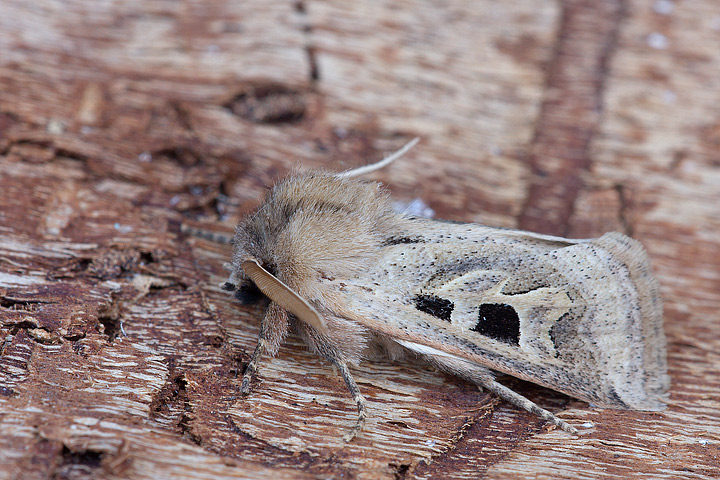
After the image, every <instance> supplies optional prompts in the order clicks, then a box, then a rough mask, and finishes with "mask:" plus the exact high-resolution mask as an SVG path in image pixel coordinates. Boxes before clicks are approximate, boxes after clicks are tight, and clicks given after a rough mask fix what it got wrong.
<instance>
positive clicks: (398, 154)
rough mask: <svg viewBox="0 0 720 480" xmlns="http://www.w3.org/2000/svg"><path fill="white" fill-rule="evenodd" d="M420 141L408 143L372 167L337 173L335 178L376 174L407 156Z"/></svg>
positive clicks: (418, 138)
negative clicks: (377, 171)
mask: <svg viewBox="0 0 720 480" xmlns="http://www.w3.org/2000/svg"><path fill="white" fill-rule="evenodd" d="M419 141H420V137H415V138H413V139H412V140H410V141H409V142H408V143H406V144H405V146H404V147H402V148H401V149H400V150H398V151H397V152H395V153H393V154H392V155H390V156H388V157H385V158H383V159H382V160H380V161H379V162H375V163H371V164H370V165H365V166H363V167H358V168H353V169H352V170H347V171H345V172H340V173H336V174H335V176H336V177H339V178H351V177H357V176H358V175H365V174H366V173H370V172H374V171H375V170H380V169H381V168H383V167H385V166H387V165H390V164H391V163H392V162H394V161H395V160H397V159H398V158H400V157H402V156H403V155H405V154H406V153H407V151H408V150H410V149H411V148H412V147H414V146H415V144H416V143H418V142H419Z"/></svg>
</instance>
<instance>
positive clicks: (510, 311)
mask: <svg viewBox="0 0 720 480" xmlns="http://www.w3.org/2000/svg"><path fill="white" fill-rule="evenodd" d="M472 330H473V331H475V332H478V333H479V334H480V335H484V336H486V337H490V338H492V339H495V340H499V341H501V342H505V343H509V344H511V345H520V317H518V314H517V311H515V309H514V308H513V307H511V306H510V305H508V304H505V303H483V304H482V305H480V306H479V307H478V323H477V325H475V326H474V327H473V328H472Z"/></svg>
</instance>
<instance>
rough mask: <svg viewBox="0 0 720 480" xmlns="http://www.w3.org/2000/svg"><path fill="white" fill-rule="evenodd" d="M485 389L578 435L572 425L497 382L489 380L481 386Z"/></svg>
mask: <svg viewBox="0 0 720 480" xmlns="http://www.w3.org/2000/svg"><path fill="white" fill-rule="evenodd" d="M481 385H482V387H483V388H485V389H487V390H488V391H490V392H492V393H494V394H495V395H497V396H498V397H500V398H502V399H503V400H505V401H506V402H508V403H511V404H513V405H515V406H516V407H520V408H522V409H524V410H527V411H528V412H530V413H534V414H535V415H537V416H538V417H540V418H542V419H543V420H545V421H546V422H549V423H552V424H553V425H555V426H557V427H559V428H562V429H563V430H565V431H566V432H567V433H569V434H571V435H577V434H578V431H577V429H576V428H575V427H573V426H572V425H570V424H569V423H567V422H566V421H564V420H560V419H559V418H558V417H556V416H555V415H553V414H552V413H551V412H548V411H547V410H545V409H544V408H540V407H539V406H538V405H537V404H536V403H535V402H532V401H530V400H528V399H527V398H525V397H523V396H522V395H520V394H519V393H517V392H515V391H513V390H511V389H509V388H508V387H506V386H505V385H502V384H500V383H498V382H496V381H495V380H489V381H486V382H485V383H482V384H481Z"/></svg>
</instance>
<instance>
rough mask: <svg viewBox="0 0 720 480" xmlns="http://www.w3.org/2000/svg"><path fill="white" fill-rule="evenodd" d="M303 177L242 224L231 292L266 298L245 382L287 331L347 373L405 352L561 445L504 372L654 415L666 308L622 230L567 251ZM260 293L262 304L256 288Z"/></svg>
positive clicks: (562, 243) (368, 187) (342, 182)
mask: <svg viewBox="0 0 720 480" xmlns="http://www.w3.org/2000/svg"><path fill="white" fill-rule="evenodd" d="M416 141H417V139H416V140H415V141H413V142H411V143H410V144H408V145H406V146H405V147H404V148H403V149H402V150H400V151H398V152H397V153H396V154H394V155H392V156H390V157H388V158H387V159H385V160H383V161H381V162H379V163H377V164H374V165H369V166H367V167H362V168H359V169H356V170H352V171H349V172H345V173H340V174H338V173H329V172H324V171H310V172H306V173H299V174H295V175H291V176H289V177H288V178H286V179H285V180H283V181H281V182H280V183H278V184H277V185H276V186H275V187H274V188H273V189H272V190H271V191H270V192H269V194H268V195H267V197H266V198H265V200H264V202H263V204H262V205H261V206H260V208H259V209H258V210H257V211H256V212H255V213H254V214H252V215H250V216H249V217H248V218H247V219H245V220H244V221H243V222H242V223H240V225H238V227H237V229H236V231H235V235H234V238H233V240H232V243H233V245H234V250H233V254H232V261H231V264H230V265H229V267H228V268H229V269H230V271H231V274H230V277H229V279H228V281H227V283H225V284H224V288H226V289H227V290H235V291H237V293H236V296H237V297H238V298H241V299H242V298H247V297H249V296H250V297H251V296H252V295H253V293H256V294H257V293H260V292H262V294H264V295H265V296H267V297H268V298H269V299H270V304H269V307H268V309H267V311H266V313H265V317H264V318H263V320H262V322H261V328H260V335H259V338H258V343H257V347H256V348H255V351H254V352H253V354H252V357H251V359H250V361H249V363H248V365H247V368H246V370H245V373H244V375H243V378H242V384H241V392H242V393H243V394H247V393H248V392H249V390H250V384H251V381H252V379H253V377H254V376H255V374H256V372H257V366H258V362H259V360H260V358H261V357H262V356H263V355H265V354H268V355H275V354H276V353H277V352H278V349H279V346H280V344H281V342H282V341H283V339H284V338H285V336H286V335H287V334H288V332H289V331H290V330H291V329H293V330H295V331H297V333H298V334H299V335H300V336H301V337H302V338H303V339H304V341H305V342H306V343H307V345H308V346H309V347H310V349H312V350H313V351H315V352H317V353H318V354H320V355H321V356H323V357H324V358H326V359H327V360H328V361H329V362H330V363H332V364H333V365H334V366H335V367H336V368H337V369H338V371H339V372H340V374H341V375H342V377H343V379H344V380H345V383H346V384H347V387H348V389H349V390H350V393H351V394H352V397H353V400H354V401H355V402H356V404H357V407H358V411H359V417H358V421H357V423H356V425H355V427H354V428H353V429H352V431H351V432H350V433H349V435H347V436H346V439H347V440H350V439H352V438H353V437H354V436H355V435H357V434H358V433H359V432H360V430H361V429H362V426H363V423H364V421H365V418H366V416H367V412H366V407H365V399H364V398H363V396H362V394H361V393H360V390H359V389H358V386H357V384H356V383H355V381H354V380H353V376H352V374H351V372H350V369H349V365H357V364H358V363H359V362H360V361H361V360H364V359H368V360H370V359H372V358H371V357H372V356H373V355H377V352H379V351H380V352H384V354H386V355H387V356H388V357H390V358H391V359H398V358H401V357H402V356H403V355H405V354H407V353H409V352H412V353H413V354H414V355H416V356H419V357H421V358H422V359H425V360H427V361H428V362H429V363H430V364H432V365H434V366H436V367H439V368H441V369H443V370H445V371H447V372H450V373H452V374H455V375H457V376H459V377H461V378H463V379H466V380H468V381H471V382H474V383H475V384H477V385H478V386H480V387H482V388H485V389H487V390H489V391H491V392H494V393H495V394H497V395H498V396H500V397H501V398H503V399H504V400H506V401H508V402H510V403H512V404H514V405H516V406H518V407H521V408H524V409H526V410H528V411H530V412H532V413H535V414H537V415H539V416H540V417H542V418H543V419H545V420H547V421H548V422H550V423H552V424H554V425H557V426H558V427H560V428H562V429H563V430H565V431H567V432H569V433H573V434H575V433H577V431H576V430H575V428H573V427H572V426H571V425H569V424H568V423H566V422H564V421H563V420H560V419H559V418H557V417H556V416H555V415H553V414H552V413H550V412H548V411H546V410H544V409H542V408H540V407H538V406H537V405H536V404H535V403H533V402H531V401H530V400H528V399H526V398H525V397H523V396H521V395H519V394H517V393H515V392H514V391H513V390H510V389H509V388H507V387H505V386H503V385H501V384H500V383H498V382H497V381H496V380H495V372H501V373H505V374H509V375H512V376H515V377H517V378H521V379H523V380H527V381H530V382H533V383H536V384H539V385H543V386H545V387H548V388H551V389H553V390H557V391H559V392H563V393H566V394H568V395H570V396H572V397H575V398H577V399H581V400H585V401H587V402H590V403H592V404H594V405H598V406H602V407H610V408H625V409H637V410H661V409H663V408H664V407H665V399H666V396H667V389H668V386H669V377H668V375H667V373H666V370H667V364H666V345H665V335H664V332H663V321H662V301H661V298H660V293H659V288H658V284H657V282H656V280H655V278H654V277H653V275H652V271H651V269H650V263H649V260H648V257H647V254H646V253H645V250H644V249H643V247H642V246H641V245H640V243H638V242H637V241H635V240H632V239H630V238H628V237H626V236H625V235H622V234H620V233H608V234H605V235H603V236H602V237H600V238H597V239H586V240H569V239H566V238H561V237H554V236H549V235H540V234H535V233H530V232H524V231H518V230H508V229H500V228H491V227H487V226H484V225H479V224H470V223H453V222H446V221H438V220H430V219H424V218H416V217H412V216H408V215H404V214H401V213H397V212H396V211H395V210H394V209H393V206H392V202H391V200H390V198H389V195H388V194H387V193H386V192H385V191H384V190H383V189H382V188H381V186H380V185H379V184H377V183H375V182H368V181H360V180H357V179H354V178H353V177H355V176H357V175H360V174H364V173H367V172H369V171H372V170H375V169H377V168H381V167H382V166H384V165H386V164H388V163H390V162H391V161H393V160H394V159H395V158H397V157H399V156H400V155H402V154H403V153H404V152H405V151H406V150H407V149H409V148H410V147H411V146H412V145H413V144H414V143H415V142H416ZM258 290H259V292H258Z"/></svg>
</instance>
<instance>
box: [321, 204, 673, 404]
mask: <svg viewBox="0 0 720 480" xmlns="http://www.w3.org/2000/svg"><path fill="white" fill-rule="evenodd" d="M381 251H382V253H381V257H380V258H379V260H378V262H377V264H376V265H375V266H374V268H372V269H369V270H368V271H366V272H364V273H363V274H361V275H356V276H354V277H353V278H346V279H339V278H333V279H325V280H324V281H325V282H326V283H327V284H328V285H327V287H328V288H333V289H337V290H338V291H339V292H341V294H343V297H344V299H345V300H344V303H345V306H346V308H347V310H345V311H344V312H342V314H343V315H346V316H347V317H348V318H352V319H353V320H355V321H358V322H360V323H362V324H363V325H365V326H366V327H368V328H370V329H372V330H374V331H376V332H378V333H381V334H384V335H388V336H390V337H391V338H393V339H396V341H398V343H400V344H401V345H403V346H404V347H406V348H409V349H411V350H415V351H416V352H418V353H420V354H422V355H424V356H426V357H429V358H431V359H432V358H436V359H437V360H439V361H440V360H443V359H444V360H451V361H455V362H456V363H457V362H458V361H461V362H472V363H473V364H477V365H479V366H484V367H487V368H490V369H493V370H497V371H499V372H503V373H506V374H510V375H512V376H515V377H518V378H522V379H525V380H528V381H531V382H533V383H537V384H540V385H544V386H547V387H549V388H552V389H554V390H557V391H560V392H564V393H567V394H568V395H571V396H573V397H575V398H578V399H582V400H586V401H588V402H591V403H593V404H596V405H598V406H603V407H614V408H630V409H637V410H660V409H663V408H664V402H665V396H666V391H667V388H668V384H669V377H668V376H667V373H666V370H667V365H666V343H665V335H664V332H663V322H662V301H661V298H660V294H659V287H658V284H657V282H656V280H655V279H654V277H653V276H652V272H651V269H650V264H649V260H648V258H647V254H646V253H645V250H644V249H643V247H642V246H641V245H640V243H639V242H637V241H635V240H633V239H631V238H629V237H627V236H625V235H622V234H619V233H609V234H606V235H604V236H602V237H600V238H598V239H590V240H569V239H564V238H560V237H552V236H547V235H540V234H533V233H529V232H523V231H517V230H505V229H497V228H490V227H485V226H482V225H476V224H462V223H452V222H443V221H436V220H428V219H417V218H408V219H407V223H406V225H405V229H404V231H402V232H398V233H397V234H394V235H393V236H392V237H390V238H388V239H387V240H386V242H385V244H384V246H383V247H382V249H381Z"/></svg>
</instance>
